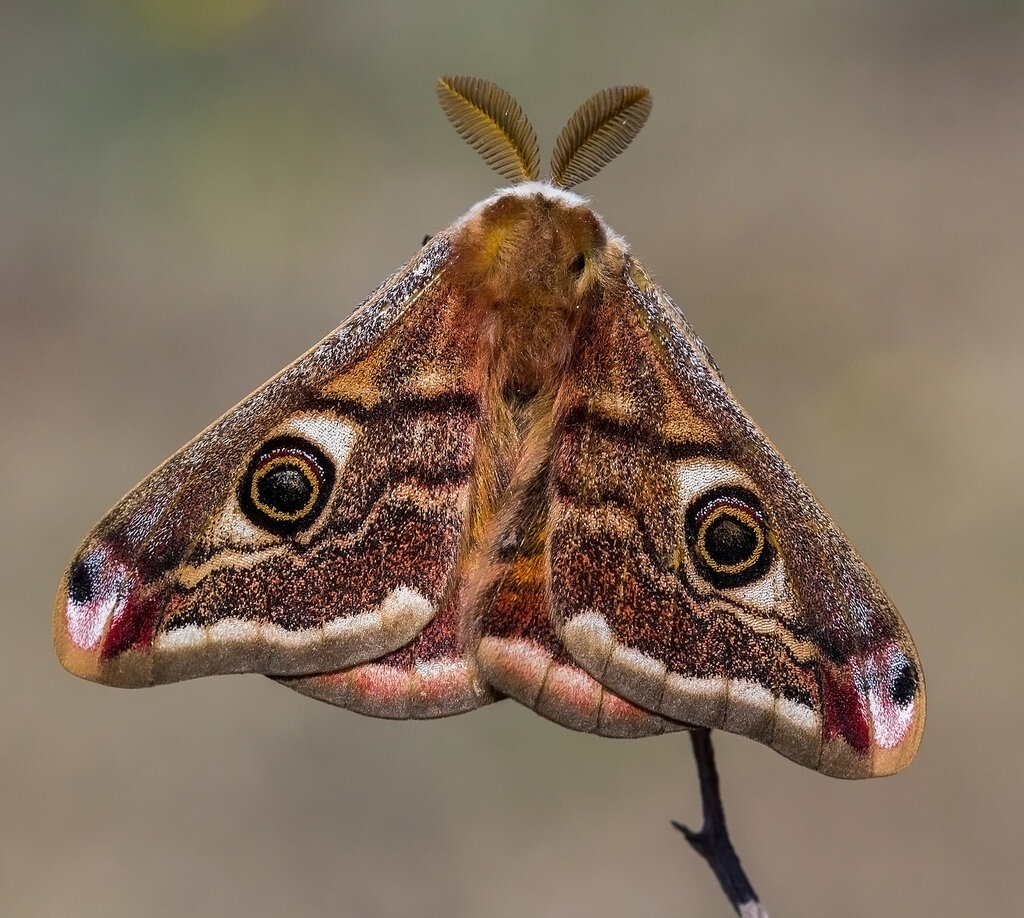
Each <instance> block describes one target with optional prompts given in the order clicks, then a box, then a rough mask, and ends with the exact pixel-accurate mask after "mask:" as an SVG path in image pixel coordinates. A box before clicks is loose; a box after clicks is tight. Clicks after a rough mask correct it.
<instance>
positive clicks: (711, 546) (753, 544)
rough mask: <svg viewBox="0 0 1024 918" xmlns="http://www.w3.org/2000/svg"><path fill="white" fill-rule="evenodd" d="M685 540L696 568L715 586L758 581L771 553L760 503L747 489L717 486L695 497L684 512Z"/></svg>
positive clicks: (764, 571) (730, 585) (767, 564)
mask: <svg viewBox="0 0 1024 918" xmlns="http://www.w3.org/2000/svg"><path fill="white" fill-rule="evenodd" d="M686 539H687V543H688V544H689V546H690V551H691V553H692V555H693V559H694V562H695V564H696V566H697V569H698V570H699V571H700V573H701V575H702V576H704V577H706V578H707V580H708V581H709V582H710V583H711V584H712V585H714V586H716V587H722V588H728V587H737V586H743V585H745V584H748V583H751V582H753V581H754V580H757V579H758V578H760V577H762V576H764V574H765V573H766V572H767V571H768V568H769V567H770V565H771V562H772V558H773V554H774V553H773V550H772V545H771V540H770V539H769V538H768V526H767V524H766V523H765V521H764V514H763V511H762V509H761V502H760V501H759V500H758V498H757V496H756V495H755V494H753V493H752V492H751V491H749V490H747V489H746V488H737V487H731V488H718V489H716V490H714V491H712V492H710V493H708V494H704V495H702V496H701V497H700V498H699V499H698V500H696V501H695V502H694V503H693V504H692V505H691V507H690V508H689V510H688V511H687V514H686Z"/></svg>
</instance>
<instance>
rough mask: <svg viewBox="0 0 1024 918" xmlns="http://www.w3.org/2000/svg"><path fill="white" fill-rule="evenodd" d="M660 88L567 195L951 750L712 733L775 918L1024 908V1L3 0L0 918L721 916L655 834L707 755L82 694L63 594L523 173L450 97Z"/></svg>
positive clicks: (272, 700) (216, 697)
mask: <svg viewBox="0 0 1024 918" xmlns="http://www.w3.org/2000/svg"><path fill="white" fill-rule="evenodd" d="M448 72H451V73H468V74H474V75H480V76H485V77H487V78H489V79H492V80H494V81H496V82H498V83H499V84H501V85H502V86H505V87H506V88H508V89H509V90H510V91H512V92H513V94H514V95H516V96H517V98H518V99H519V100H520V101H521V103H522V104H523V106H524V108H525V109H526V111H527V112H528V113H529V115H530V117H531V118H532V119H533V121H534V123H535V124H536V126H537V128H538V132H539V133H540V135H541V138H542V146H543V147H544V149H545V150H549V149H550V146H551V143H552V141H553V138H554V136H555V135H556V133H557V131H558V130H559V129H560V128H561V126H562V124H563V122H564V120H565V119H566V118H567V117H568V115H569V114H570V113H571V111H572V110H573V109H574V108H575V106H576V105H577V104H578V103H579V102H581V101H582V100H583V99H584V98H585V97H587V96H588V95H590V94H591V93H592V92H594V91H596V90H597V89H600V88H603V87H605V86H608V85H611V84H614V83H618V82H640V83H644V84H646V85H648V86H650V87H651V89H652V90H653V93H654V99H655V106H654V112H653V116H652V118H651V121H650V123H649V125H648V126H647V128H646V129H645V130H644V132H643V133H642V134H641V136H640V137H639V139H638V140H637V141H636V143H635V144H634V146H633V147H632V148H631V149H630V150H629V151H628V152H627V153H626V154H625V155H624V156H623V157H622V159H621V160H620V161H616V162H615V163H613V164H612V165H611V166H609V167H608V168H607V169H606V170H605V171H604V172H603V173H602V174H601V175H600V176H599V177H598V178H597V179H595V180H594V181H592V182H590V183H588V184H587V185H585V186H583V188H582V190H583V192H584V193H586V194H589V195H591V196H592V197H593V200H594V202H595V206H596V207H597V209H598V210H599V211H600V212H601V213H602V214H604V216H605V217H606V218H607V220H608V221H609V223H610V224H611V225H612V226H614V227H615V228H616V230H618V231H619V232H621V233H622V234H624V235H625V236H626V237H627V238H628V239H629V240H630V242H631V244H632V246H633V249H634V251H635V252H636V253H637V254H638V256H639V257H640V258H641V260H642V261H643V262H644V263H645V265H646V266H647V267H648V268H649V269H650V270H651V271H652V272H653V274H654V276H655V277H656V278H657V279H658V280H659V281H660V282H661V283H662V284H663V285H664V286H665V287H666V289H668V290H669V291H670V292H671V293H672V294H673V296H674V297H675V298H676V299H677V300H679V301H680V303H681V304H682V305H683V306H684V308H685V309H686V311H687V313H688V315H689V317H690V319H691V321H692V322H693V324H694V325H695V326H696V328H697V330H698V331H699V332H700V333H701V334H702V335H703V336H704V338H705V340H706V341H707V343H708V345H709V346H710V347H711V349H712V351H713V352H714V353H715V355H716V357H717V359H718V362H719V363H720V364H721V366H722V367H723V368H724V371H725V374H726V376H727V378H728V380H729V382H730V384H731V386H732V387H733V389H734V391H735V392H736V394H737V396H738V397H739V398H740V399H741V401H742V402H743V404H744V405H745V406H746V407H747V409H748V410H749V411H751V413H752V414H753V415H754V416H755V417H756V418H757V419H758V420H759V422H760V423H761V424H762V426H763V427H764V428H765V429H766V430H767V431H768V432H769V434H770V436H772V438H773V439H774V440H775V442H776V443H777V444H778V445H779V447H780V448H781V449H782V451H783V452H784V454H785V455H786V456H788V457H789V459H790V460H791V462H792V463H793V465H794V466H796V467H797V468H798V469H799V470H800V471H801V473H802V474H803V475H804V477H805V478H806V479H807V480H808V481H809V482H810V484H811V486H812V487H813V488H814V489H815V491H816V492H817V493H818V494H819V495H820V497H821V498H822V499H823V501H824V503H825V504H826V506H828V507H829V508H830V510H831V511H832V512H833V514H834V515H835V517H836V518H837V519H838V520H839V521H840V524H841V525H842V526H843V527H844V528H845V529H846V530H847V532H848V533H849V534H850V536H851V537H852V539H853V541H854V543H855V544H856V545H858V546H859V548H860V550H861V551H862V553H863V554H864V555H865V556H866V557H867V559H868V560H869V561H870V563H871V564H872V566H873V567H874V569H875V570H876V572H877V573H878V575H879V577H880V578H881V579H882V581H883V582H884V583H885V584H886V585H887V587H888V589H889V591H890V592H891V593H892V595H893V596H894V598H895V599H896V601H897V604H898V605H899V606H900V608H901V609H902V611H903V613H904V616H905V618H906V620H907V622H908V624H909V625H910V627H911V629H912V631H913V633H914V635H915V637H916V640H917V644H918V648H919V650H920V653H921V658H922V660H923V661H924V667H925V671H926V675H927V679H928V689H929V720H928V728H927V730H926V732H925V738H924V744H923V746H922V749H921V752H920V755H919V757H918V759H917V761H915V763H914V764H913V765H912V766H911V767H910V768H909V769H908V770H907V771H906V772H904V773H903V774H901V775H899V776H898V777H895V778H891V779H887V780H881V781H869V782H860V783H847V782H842V781H837V780H833V779H830V778H824V777H821V776H818V775H816V774H814V773H812V772H810V771H807V770H804V769H802V768H799V767H797V766H795V765H793V764H791V763H789V762H788V761H786V760H784V759H783V758H781V757H780V756H778V755H776V754H775V753H773V752H771V751H770V750H768V749H765V748H763V747H760V746H758V745H757V744H755V743H752V742H749V741H746V740H742V739H738V738H734V737H731V736H721V737H720V739H719V740H718V753H719V759H720V765H721V769H722V773H723V781H724V785H725V793H726V805H727V812H728V814H729V818H730V824H731V827H732V830H733V832H734V835H735V838H736V841H737V844H738V847H739V850H740V853H741V855H742V856H743V861H744V864H745V865H746V866H747V867H748V868H749V871H750V874H751V877H752V879H753V881H754V884H755V886H756V887H757V888H758V890H759V891H760V892H761V894H762V896H763V898H764V900H765V901H766V903H767V904H768V905H769V906H770V907H772V908H773V909H774V913H775V914H776V915H778V916H787V915H826V914H827V915H829V916H863V915H899V916H902V918H907V916H918V915H920V916H924V915H928V916H933V915H950V916H960V915H968V914H971V915H1009V914H1016V913H1018V911H1017V910H1018V909H1019V908H1020V903H1021V901H1022V899H1024V871H1022V869H1021V867H1020V859H1021V855H1022V854H1024V831H1022V828H1021V814H1022V813H1024V781H1022V778H1021V758H1022V754H1024V730H1022V723H1021V698H1022V688H1024V675H1022V673H1024V666H1022V659H1021V658H1022V650H1024V640H1022V637H1024V634H1022V624H1021V619H1022V616H1021V607H1020V597H1021V592H1022V586H1024V583H1022V580H1024V577H1022V564H1021V561H1022V554H1024V552H1022V549H1024V535H1022V533H1024V527H1022V525H1021V520H1022V516H1024V484H1022V475H1021V457H1022V447H1024V424H1022V419H1021V392H1022V382H1024V359H1022V356H1021V353H1022V343H1024V341H1022V338H1024V336H1022V329H1024V12H1022V7H1021V4H1020V3H1015V2H1009V0H1004V2H996V0H990V2H975V3H971V2H967V0H961V2H954V0H946V2H930V3H928V2H923V0H911V2H900V3H897V4H893V3H891V2H888V0H862V2H822V0H807V2H801V0H782V2H773V3H764V2H760V0H757V2H747V3H711V2H707V0H699V2H692V3H676V2H664V3H645V4H625V3H608V2H603V0H587V2H576V3H569V2H565V3H544V2H531V0H518V2H509V0H505V2H501V3H493V2H483V0H478V2H445V3H430V4H428V3H414V2H391V3H386V2H378V3H340V2H339V3H335V2H327V0H321V2H314V0H291V2H286V0H276V2H275V0H189V2H174V0H119V2H114V0H108V2H101V0H92V2H88V0H79V2H65V3H59V4H57V3H48V2H38V0H4V3H3V5H2V8H0V303H2V310H3V314H2V325H0V329H2V332H0V365H2V373H3V376H2V380H3V382H2V389H0V405H2V412H3V415H2V424H3V437H4V449H3V459H2V461H3V470H2V474H0V500H2V501H3V511H2V512H3V526H2V528H0V538H2V540H3V541H2V553H0V556H2V559H3V560H2V563H0V578H2V582H0V595H2V597H3V605H2V612H0V670H2V672H3V678H4V684H5V686H6V689H5V691H4V692H3V693H2V697H0V731H2V745H0V914H2V915H4V916H17V918H20V916H52V915H76V916H93V915H95V916H104V918H115V916H138V915H147V916H148V915H161V916H162V915H169V916H170V915H173V916H176V915H190V916H204V915H211V916H212V915H218V916H220V915H252V916H276V915H285V914H287V915H298V916H306V915H309V916H321V915H323V916H337V915H343V916H348V915H352V916H378V915H379V916H390V915H413V914H417V915H444V916H478V915H489V916H520V915H523V914H530V915H587V916H597V915H623V914H638V915H665V916H677V915H701V916H703V915H723V916H724V915H727V914H730V912H729V909H728V906H727V905H726V903H725V900H724V899H723V898H722V896H721V893H720V891H719V890H718V888H717V886H716V884H715V882H714V879H713V877H712V876H711V873H710V872H709V871H708V870H707V868H706V867H705V865H704V864H703V863H702V862H701V861H700V860H699V859H698V858H697V857H696V856H695V855H694V854H692V853H691V852H690V851H689V849H688V848H687V847H686V845H685V843H684V842H683V840H682V838H681V837H679V836H678V835H677V834H676V833H675V832H673V830H672V829H671V828H670V826H669V822H668V821H669V819H670V818H672V817H675V818H681V819H684V820H686V821H689V822H691V823H694V822H697V821H699V801H698V796H697V788H696V783H695V778H694V773H693V767H692V764H691V762H690V757H689V744H688V743H687V742H686V739H685V737H678V736H676V737H668V738H661V739H652V740H643V741H635V742H620V741H612V740H602V739H596V738H592V737H587V736H578V735H575V734H572V733H570V732H568V731H565V730H563V729H561V728H558V727H555V726H553V725H551V724H549V723H547V722H545V721H543V720H542V719H540V718H538V717H536V716H535V715H533V714H532V713H531V712H529V711H527V710H525V709H523V708H520V707H518V706H517V705H515V704H514V703H511V702H506V703H503V704H499V705H494V706H492V707H490V708H487V709H484V710H482V711H479V712H477V713H475V714H471V715H467V716H463V717H459V718H455V719H452V720H449V721H445V722H435V723H388V722H383V721H374V720H369V719H365V718H361V717H358V716H356V715H354V714H351V713H348V712H344V711H340V710H336V709H332V708H330V707H328V706H326V705H320V704H316V703H313V702H311V701H308V700H307V699H305V698H302V697H300V696H298V695H295V694H292V693H291V692H289V691H287V690H285V689H283V688H281V687H279V686H277V685H274V684H273V683H271V682H269V681H267V680H264V679H261V678H257V677H247V678H242V677H234V678H225V679H206V680H199V681H196V682H193V683H188V684H180V685H172V686H166V687H162V688H159V689H152V690H148V691H138V692H130V691H118V690H114V689H109V688H103V687H99V686H94V685H90V684H86V683H84V682H80V681H78V680H76V679H74V678H73V677H71V676H69V675H67V674H66V673H64V672H63V671H62V670H61V669H60V667H59V666H58V664H57V662H56V660H55V658H54V656H53V653H52V650H51V646H50V608H51V602H52V597H53V593H54V590H55V588H56V584H57V580H58V577H59V576H60V573H61V570H62V568H63V566H64V565H65V564H66V562H67V560H68V559H69V557H70V556H71V554H72V553H73V551H74V550H75V548H76V546H77V544H78V542H79V540H80V539H81V538H82V537H83V536H84V534H85V533H86V531H87V530H88V529H89V528H90V527H91V526H92V524H93V523H94V522H95V521H96V520H97V519H98V518H99V517H100V516H101V514H102V513H103V512H104V511H105V510H106V509H107V508H108V507H109V506H110V505H111V504H113V503H114V501H115V500H117V498H118V497H120V495H121V494H122V493H123V492H124V491H125V490H127V489H128V488H129V487H130V486H131V485H132V484H133V483H134V482H135V481H137V480H138V479H139V478H141V477H142V476H143V475H144V474H145V473H146V472H148V471H149V470H150V469H151V468H152V467H153V466H155V465H156V464H157V463H159V462H160V461H161V460H163V459H164V457H165V456H167V455H168V454H170V453H171V452H172V451H173V450H174V449H176V448H177V447H178V446H179V445H180V444H181V443H183V442H184V441H185V440H187V439H188V438H190V437H191V436H192V435H193V434H194V433H195V432H196V431H198V430H199V429H200V428H202V427H203V426H205V425H206V424H207V423H208V422H209V421H211V420H212V419H213V418H214V417H216V416H217V415H219V414H220V413H221V412H222V411H223V410H224V409H225V408H227V407H228V406H230V405H232V404H234V403H235V402H236V401H237V400H238V399H240V398H241V397H242V396H244V395H245V394H246V393H248V392H249V391H250V390H251V389H253V388H255V387H256V386H257V385H258V384H259V383H261V382H262V381H263V380H264V379H266V378H267V377H269V376H270V375H272V374H273V373H274V372H276V371H277V370H278V369H279V368H280V367H282V366H283V365H285V364H286V363H288V362H289V361H290V360H291V359H292V358H294V357H295V356H296V355H298V354H299V353H300V352H302V351H303V350H305V349H306V348H307V347H308V346H309V345H311V344H312V343H314V342H315V341H317V340H318V339H319V338H320V337H322V336H323V335H324V334H326V333H327V332H328V331H330V330H331V329H332V328H333V327H334V326H335V325H337V324H338V323H339V322H340V321H341V320H342V319H344V318H345V316H346V315H347V314H348V313H349V311H350V310H351V309H352V307H353V306H354V305H355V304H357V303H358V302H359V301H360V300H361V299H362V298H363V296H364V295H365V294H366V293H367V292H368V291H370V290H371V289H372V288H373V287H375V286H376V285H377V283H378V282H380V281H381V280H382V279H383V278H385V277H386V276H387V275H388V274H389V273H390V272H391V271H392V270H393V269H395V268H396V267H397V266H399V265H400V264H402V263H404V262H405V261H406V260H407V259H408V258H409V257H410V256H411V255H412V254H413V253H414V252H415V251H416V250H417V248H418V247H419V243H420V240H421V238H422V237H423V235H424V234H427V233H431V232H434V231H436V230H437V229H439V228H441V227H443V226H446V225H447V224H448V223H450V222H451V221H452V219H453V218H455V217H457V216H458V215H459V214H461V213H462V212H463V211H464V210H466V209H467V208H468V207H469V206H470V205H471V204H473V203H474V202H475V201H476V200H478V199H479V198H481V197H483V196H484V195H485V194H487V193H488V192H489V191H490V190H491V189H492V188H493V187H494V186H495V184H497V183H498V179H497V178H496V176H494V175H493V174H491V173H490V172H489V171H488V169H487V167H486V166H485V165H484V164H483V163H482V161H480V159H479V158H478V157H477V156H476V155H475V154H474V153H473V152H472V151H471V150H469V149H468V148H467V147H466V146H465V145H464V144H463V142H462V141H461V140H459V139H458V138H457V137H456V135H455V134H454V132H453V131H452V130H451V128H450V127H449V126H448V125H447V124H446V123H445V121H444V118H443V116H442V114H441V112H440V110H439V109H438V107H437V105H436V102H435V99H434V81H435V79H436V77H437V76H438V75H439V74H441V73H448Z"/></svg>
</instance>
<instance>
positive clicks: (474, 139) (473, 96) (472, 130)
mask: <svg viewBox="0 0 1024 918" xmlns="http://www.w3.org/2000/svg"><path fill="white" fill-rule="evenodd" d="M437 97H438V100H439V101H440V102H441V108H443V109H444V113H445V114H446V115H447V116H448V120H449V121H451V123H452V124H453V125H454V126H455V130H456V131H458V132H459V134H460V135H461V136H462V137H463V139H464V140H466V142H467V143H469V145H470V146H471V147H472V148H473V149H474V150H476V151H477V152H478V153H479V154H480V155H481V156H482V157H483V158H484V161H485V162H486V163H487V165H489V166H490V167H491V168H493V169H494V170H495V171H496V172H497V173H498V174H499V175H500V176H501V177H502V178H506V179H508V180H509V181H512V182H531V181H534V180H535V179H536V178H537V177H538V176H539V175H540V153H539V151H538V149H537V135H536V134H535V133H534V130H533V125H531V124H530V122H529V119H527V117H526V115H525V113H524V112H523V110H522V109H521V108H520V107H519V103H518V102H516V100H515V99H513V98H512V96H511V95H509V94H508V93H507V92H506V91H505V90H504V89H502V88H501V87H500V86H495V84H494V83H490V82H488V81H487V80H481V79H479V78H478V77H465V76H444V77H441V79H439V80H438V81H437Z"/></svg>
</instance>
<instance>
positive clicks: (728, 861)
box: [672, 728, 768, 918]
mask: <svg viewBox="0 0 1024 918" xmlns="http://www.w3.org/2000/svg"><path fill="white" fill-rule="evenodd" d="M690 739H691V741H692V742H693V757H694V758H695V759H696V760H697V776H698V777H699V778H700V799H701V803H702V805H703V808H704V825H703V826H701V830H700V831H699V832H694V831H693V830H692V829H688V828H687V827H686V826H684V825H683V824H682V823H680V822H675V821H673V823H672V825H674V826H675V827H676V828H677V829H678V830H679V831H680V832H682V833H683V835H685V836H686V840H687V841H688V842H689V843H690V847H692V848H693V850H694V851H696V852H697V853H698V854H699V855H700V856H701V857H703V858H704V860H706V861H707V862H708V864H709V865H710V867H711V869H712V870H713V871H714V872H715V876H716V877H718V882H719V883H720V884H721V885H722V890H723V892H725V894H726V896H727V897H728V899H729V902H731V903H732V907H733V908H734V909H736V913H737V914H738V915H740V916H741V918H768V912H766V911H765V909H764V906H762V905H761V903H760V901H759V900H758V898H757V893H755V892H754V887H753V886H751V885H750V881H749V880H748V879H747V875H746V874H745V873H744V872H743V867H742V866H741V865H740V859H739V857H737V855H736V850H735V849H734V848H733V846H732V842H731V841H730V840H729V832H728V830H727V829H726V827H725V811H724V810H723V808H722V795H721V791H720V790H719V786H718V770H717V769H716V768H715V753H714V750H713V749H712V748H711V731H710V730H706V729H703V728H697V729H693V730H691V731H690Z"/></svg>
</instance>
